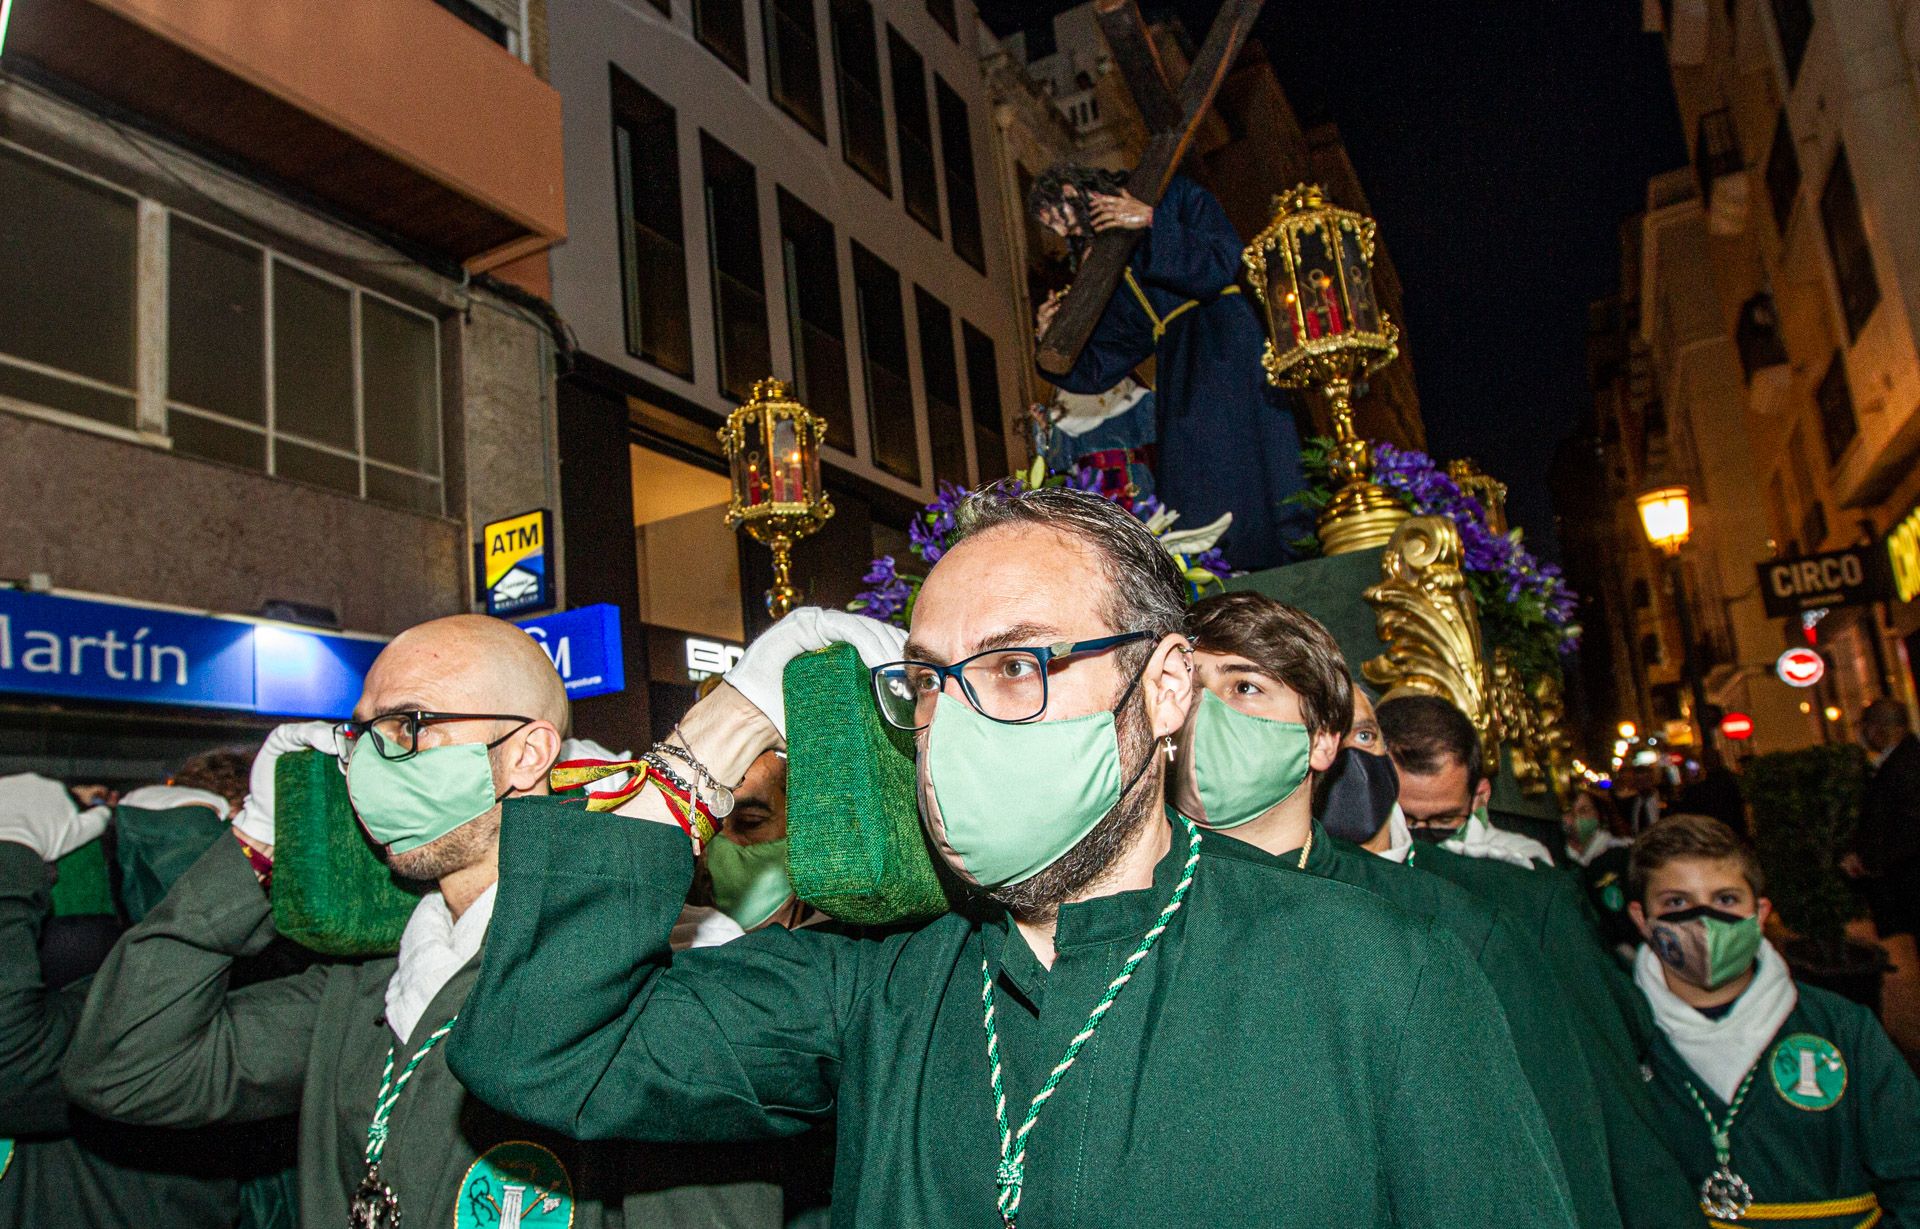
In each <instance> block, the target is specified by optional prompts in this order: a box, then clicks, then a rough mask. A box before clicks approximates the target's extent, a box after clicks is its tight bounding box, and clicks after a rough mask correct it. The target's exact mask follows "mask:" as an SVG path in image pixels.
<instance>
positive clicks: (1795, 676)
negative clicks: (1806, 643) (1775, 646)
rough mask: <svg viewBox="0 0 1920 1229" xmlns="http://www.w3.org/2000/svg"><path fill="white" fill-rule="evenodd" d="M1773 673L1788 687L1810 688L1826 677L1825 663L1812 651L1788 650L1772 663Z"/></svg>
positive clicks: (1824, 659)
mask: <svg viewBox="0 0 1920 1229" xmlns="http://www.w3.org/2000/svg"><path fill="white" fill-rule="evenodd" d="M1773 672H1774V673H1775V674H1777V675H1779V676H1780V681H1781V682H1783V683H1785V684H1786V685H1787V686H1789V687H1811V686H1813V685H1814V684H1815V683H1817V682H1819V681H1820V680H1821V679H1823V678H1825V677H1826V676H1827V661H1826V658H1824V657H1822V656H1820V654H1818V653H1816V652H1814V651H1813V650H1812V649H1788V650H1787V651H1786V652H1784V653H1782V654H1780V656H1779V658H1778V659H1777V660H1776V661H1775V662H1774V663H1773Z"/></svg>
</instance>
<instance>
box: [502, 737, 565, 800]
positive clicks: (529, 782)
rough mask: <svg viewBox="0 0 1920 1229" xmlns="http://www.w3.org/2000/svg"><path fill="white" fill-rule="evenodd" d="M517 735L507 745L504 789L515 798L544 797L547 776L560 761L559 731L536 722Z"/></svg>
mask: <svg viewBox="0 0 1920 1229" xmlns="http://www.w3.org/2000/svg"><path fill="white" fill-rule="evenodd" d="M520 734H521V737H520V738H518V739H517V740H515V741H514V742H511V743H509V744H507V745H508V747H509V748H510V749H512V751H513V757H512V759H510V760H509V761H508V762H507V781H506V784H507V788H508V789H510V790H512V791H513V792H514V793H516V794H544V793H546V792H547V773H548V772H549V771H551V770H552V768H553V766H554V763H555V762H556V761H558V760H559V758H560V742H561V739H560V731H559V730H557V729H555V728H554V726H553V724H552V723H551V722H547V721H536V722H534V723H533V724H531V725H529V726H527V728H526V729H524V730H522V731H521V732H520Z"/></svg>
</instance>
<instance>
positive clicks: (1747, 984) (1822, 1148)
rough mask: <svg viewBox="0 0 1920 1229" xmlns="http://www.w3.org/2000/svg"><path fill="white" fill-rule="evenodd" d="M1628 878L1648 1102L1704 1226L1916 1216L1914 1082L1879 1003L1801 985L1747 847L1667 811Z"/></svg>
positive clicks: (1718, 827)
mask: <svg viewBox="0 0 1920 1229" xmlns="http://www.w3.org/2000/svg"><path fill="white" fill-rule="evenodd" d="M1628 882H1629V885H1630V890H1631V894H1632V900H1631V901H1630V902H1629V904H1628V909H1629V911H1630V912H1631V913H1632V914H1633V920H1634V922H1635V924H1636V925H1638V926H1639V928H1640V933H1641V934H1642V935H1644V936H1645V937H1646V940H1647V943H1646V945H1645V946H1644V947H1642V948H1641V949H1640V951H1639V953H1638V954H1637V955H1636V956H1635V958H1634V983H1635V984H1636V985H1637V986H1638V987H1639V989H1640V993H1641V994H1642V995H1643V996H1644V1010H1643V1013H1642V1016H1641V1026H1642V1028H1643V1029H1644V1030H1645V1034H1646V1038H1647V1042H1648V1058H1647V1064H1648V1068H1649V1070H1650V1075H1651V1078H1652V1081H1653V1085H1652V1086H1653V1094H1654V1103H1655V1105H1656V1107H1657V1109H1658V1111H1659V1120H1660V1128H1661V1131H1662V1132H1663V1134H1664V1135H1665V1136H1666V1139H1667V1146H1668V1148H1669V1149H1671V1150H1672V1152H1673V1153H1674V1155H1675V1156H1677V1157H1679V1158H1680V1160H1681V1163H1682V1164H1683V1165H1684V1166H1685V1167H1686V1169H1687V1172H1688V1176H1689V1177H1690V1178H1692V1179H1693V1181H1694V1182H1696V1183H1697V1184H1698V1189H1699V1197H1700V1206H1701V1209H1702V1210H1703V1211H1704V1212H1705V1213H1706V1214H1707V1218H1708V1223H1709V1224H1710V1225H1714V1226H1723V1225H1726V1224H1729V1223H1732V1222H1736V1221H1738V1222H1745V1221H1767V1222H1790V1223H1793V1224H1798V1225H1805V1226H1808V1227H1809V1229H1842V1227H1843V1226H1844V1227H1846V1229H1868V1227H1869V1226H1873V1225H1879V1226H1881V1227H1882V1229H1911V1227H1912V1226H1915V1225H1920V1081H1916V1080H1915V1078H1914V1074H1913V1069H1912V1068H1911V1067H1909V1066H1908V1065H1907V1063H1906V1061H1905V1060H1904V1059H1903V1058H1901V1056H1900V1053H1899V1051H1897V1050H1895V1049H1894V1047H1893V1043H1892V1042H1891V1041H1889V1040H1888V1039H1887V1034H1886V1031H1885V1030H1884V1029H1882V1028H1881V1027H1880V1022H1879V1021H1878V1020H1876V1019H1874V1017H1873V1013H1872V1012H1870V1011H1868V1010H1867V1009H1866V1008H1864V1007H1862V1006H1860V1005H1859V1004H1857V1003H1853V1002H1849V1001H1848V1000H1846V999H1843V998H1841V997H1839V996H1838V995H1835V994H1831V993H1829V992H1827V991H1825V990H1821V989H1819V988H1818V987H1815V986H1805V985H1800V984H1797V983H1796V982H1795V981H1794V980H1793V976H1792V974H1790V973H1789V972H1788V970H1787V966H1786V962H1785V961H1784V960H1782V959H1781V958H1780V955H1779V953H1778V952H1776V951H1775V950H1774V948H1773V945H1772V944H1771V943H1769V942H1767V940H1766V939H1765V938H1764V937H1763V935H1762V928H1763V927H1764V926H1765V924H1766V921H1767V918H1768V916H1769V915H1770V914H1771V912H1772V904H1771V902H1769V901H1768V900H1767V898H1766V896H1765V894H1764V893H1765V882H1764V880H1763V878H1762V876H1761V872H1760V864H1759V860H1758V859H1756V858H1755V857H1754V855H1753V851H1752V850H1751V849H1750V848H1749V847H1748V846H1747V845H1746V843H1745V842H1743V841H1741V840H1740V838H1739V837H1737V836H1735V835H1734V834H1733V832H1732V831H1731V830H1730V829H1729V828H1727V827H1726V825H1724V824H1722V823H1720V822H1719V821H1718V820H1715V819H1710V818H1708V817H1707V816H1704V815H1670V816H1667V817H1666V818H1664V819H1661V820H1659V821H1658V822H1656V823H1655V824H1654V825H1653V826H1652V827H1650V828H1648V829H1647V830H1646V831H1645V832H1644V833H1642V834H1641V835H1640V837H1639V838H1638V839H1637V840H1635V841H1634V844H1633V855H1632V862H1631V863H1630V865H1629V867H1628Z"/></svg>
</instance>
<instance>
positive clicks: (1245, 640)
mask: <svg viewBox="0 0 1920 1229" xmlns="http://www.w3.org/2000/svg"><path fill="white" fill-rule="evenodd" d="M1187 633H1188V635H1190V636H1192V637H1193V640H1194V647H1195V648H1198V649H1204V650H1206V651H1208V652H1211V653H1232V654H1235V655H1237V656H1240V657H1244V658H1246V659H1247V660H1248V661H1250V662H1252V663H1253V664H1254V665H1256V666H1258V667H1260V669H1262V670H1263V671H1265V672H1266V673H1267V674H1270V675H1272V676H1273V677H1274V678H1275V679H1277V680H1279V681H1280V682H1281V683H1282V684H1284V685H1285V686H1286V687H1288V688H1289V689H1291V690H1292V691H1293V693H1294V694H1295V695H1296V696H1299V697H1300V715H1301V717H1302V718H1303V720H1304V721H1305V723H1306V727H1307V733H1309V734H1329V733H1330V734H1332V735H1333V736H1334V737H1336V738H1345V737H1346V736H1347V731H1348V730H1350V729H1352V728H1353V675H1352V674H1351V673H1349V672H1348V670H1347V662H1346V658H1344V657H1342V656H1341V654H1340V646H1339V645H1338V644H1336V643H1335V642H1334V639H1333V636H1332V635H1331V634H1329V633H1328V631H1327V629H1326V628H1325V627H1322V626H1321V625H1320V623H1319V621H1318V620H1316V619H1315V618H1314V617H1313V616H1312V615H1309V614H1308V613H1307V612H1306V611H1304V610H1299V609H1296V608H1295V607H1292V606H1289V605H1287V604H1286V603H1285V602H1277V601H1275V600H1274V599H1272V598H1270V597H1266V596H1264V595H1262V594H1258V593H1222V594H1219V595H1217V596H1214V597H1210V598H1206V599H1204V600H1202V601H1199V602H1195V603H1194V604H1193V607H1192V608H1191V609H1190V610H1188V611H1187Z"/></svg>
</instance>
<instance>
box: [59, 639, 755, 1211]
mask: <svg viewBox="0 0 1920 1229" xmlns="http://www.w3.org/2000/svg"><path fill="white" fill-rule="evenodd" d="M568 722H569V717H568V708H567V699H566V692H565V689H564V687H563V686H562V684H561V682H560V678H559V676H558V675H557V674H556V673H555V672H554V668H553V665H552V663H551V662H550V661H549V660H548V659H547V657H546V655H545V653H543V652H542V651H541V649H540V648H539V646H537V645H536V644H535V643H534V642H533V641H532V640H531V639H530V638H529V637H528V636H527V634H526V633H525V632H523V631H521V630H520V629H518V628H516V627H514V626H513V625H511V624H509V623H505V622H502V621H500V620H497V619H488V618H483V617H481V616H478V615H458V616H454V617H452V618H447V619H438V620H434V621H432V622H429V623H425V624H422V625H420V626H418V627H415V628H412V629H410V630H409V631H407V632H404V633H402V634H401V635H400V636H398V637H396V638H395V639H394V640H393V642H392V643H390V644H389V645H388V646H387V647H386V648H385V649H383V650H382V651H381V653H380V656H379V657H378V658H377V659H376V660H375V662H374V664H373V667H372V669H371V670H370V671H369V672H368V675H367V679H366V683H365V688H364V690H363V692H362V694H361V697H360V702H359V705H358V706H357V707H356V709H355V720H354V721H351V722H348V723H345V724H344V725H342V726H341V727H338V728H336V727H334V726H330V725H328V724H326V723H321V722H309V723H304V724H300V725H295V726H283V727H281V728H280V729H278V730H276V731H274V733H273V735H271V736H270V737H269V738H268V740H267V745H266V747H265V748H264V749H263V750H262V753H261V755H260V757H259V758H258V759H257V760H256V761H255V766H254V772H253V791H252V796H251V797H250V798H249V799H248V802H247V805H246V806H245V807H243V808H242V811H241V815H240V817H239V818H238V819H237V820H236V821H235V825H234V828H233V836H232V837H230V838H222V839H220V840H217V841H216V842H215V843H214V846H213V847H212V848H211V849H209V850H208V851H207V852H206V853H205V854H204V855H203V856H202V857H201V858H200V859H199V861H197V862H196V863H194V865H193V866H192V867H191V868H189V869H188V870H187V871H186V872H185V873H184V874H183V875H182V876H181V877H180V879H179V880H178V881H177V882H176V883H175V884H174V886H173V889H172V890H171V891H170V892H169V893H168V894H167V896H166V898H165V899H164V900H163V901H162V902H161V903H160V904H159V905H158V907H156V908H155V909H154V910H153V911H152V912H151V913H149V914H148V915H147V917H146V918H145V919H144V920H143V921H142V922H141V923H140V924H139V925H137V926H135V927H134V928H133V929H132V930H130V931H129V932H128V933H127V934H126V935H125V937H123V938H122V939H121V940H120V942H119V943H118V945H116V947H115V948H114V950H113V953H112V954H111V955H110V956H109V957H108V959H107V963H106V965H105V966H104V967H103V968H102V969H101V971H100V973H99V975H98V976H97V977H96V978H95V979H94V983H93V988H92V991H91V993H90V994H89V996H88V999H87V1003H86V1008H85V1010H84V1012H83V1013H82V1014H81V1017H80V1021H79V1025H78V1027H77V1029H76V1030H75V1033H74V1037H73V1044H72V1047H71V1049H70V1051H69V1054H68V1058H67V1064H66V1070H65V1072H64V1081H65V1086H66V1089H67V1092H68V1094H69V1095H70V1096H71V1097H72V1099H73V1100H74V1101H76V1102H78V1103H80V1104H81V1105H83V1106H85V1107H86V1108H88V1109H90V1110H92V1111H93V1112H95V1113H97V1114H100V1115H102V1116H105V1117H109V1118H115V1119H118V1120H121V1121H127V1122H136V1123H144V1124H150V1125H158V1126H193V1125H199V1124H205V1123H221V1122H226V1123H234V1122H240V1123H245V1122H252V1121H256V1120H259V1119H261V1118H266V1117H271V1116H274V1115H279V1114H288V1113H295V1112H297V1113H298V1114H299V1115H300V1120H301V1122H300V1126H301V1130H300V1151H299V1185H300V1211H301V1222H302V1223H303V1224H305V1225H309V1226H316V1227H330V1226H340V1225H346V1224H349V1223H352V1224H354V1225H365V1226H369V1227H374V1229H390V1227H392V1226H395V1225H398V1224H401V1223H404V1224H406V1225H408V1226H441V1227H446V1226H451V1227H452V1229H475V1227H479V1229H496V1227H497V1226H502V1225H513V1224H519V1225H521V1226H525V1227H526V1229H536V1227H537V1229H549V1227H552V1229H559V1227H564V1226H569V1225H571V1226H575V1227H577V1229H600V1227H601V1226H617V1225H621V1224H627V1225H647V1226H666V1227H673V1226H694V1225H698V1226H707V1225H713V1224H726V1225H729V1226H735V1225H738V1226H745V1227H747V1229H754V1227H756V1226H764V1227H766V1229H775V1227H777V1226H778V1225H779V1224H780V1213H781V1207H780V1193H779V1190H778V1188H777V1187H776V1186H774V1185H773V1184H772V1183H771V1182H768V1181H762V1180H758V1179H757V1178H755V1179H754V1180H742V1179H743V1178H746V1177H751V1176H752V1174H753V1169H754V1168H755V1167H756V1166H757V1165H758V1163H759V1162H758V1158H745V1157H739V1158H736V1157H734V1156H730V1155H728V1154H699V1153H694V1152H692V1151H690V1150H675V1149H636V1148H631V1147H626V1146H621V1145H589V1144H581V1143H576V1142H575V1141H573V1140H571V1139H567V1138H564V1137H562V1136H560V1135H558V1134H556V1133H554V1132H551V1131H543V1130H540V1129H538V1128H536V1127H534V1126H531V1125H530V1124H528V1123H525V1122H521V1121H517V1120H515V1119H514V1118H511V1117H509V1116H508V1115H505V1114H501V1113H498V1112H496V1111H495V1110H493V1109H491V1108H489V1107H488V1106H486V1105H484V1104H482V1103H481V1102H479V1101H477V1100H475V1099H474V1098H472V1097H470V1096H469V1095H468V1094H467V1092H466V1090H465V1089H464V1088H462V1087H461V1086H460V1084H459V1082H458V1081H457V1080H456V1079H455V1078H454V1077H453V1075H452V1073H451V1072H450V1071H449V1070H448V1069H447V1065H446V1049H445V1047H444V1045H443V1044H442V1042H443V1041H444V1040H445V1038H446V1037H447V1036H449V1035H457V1030H458V1029H459V1028H461V1027H464V1021H463V1020H462V1018H461V1012H462V1005H463V1004H464V1003H465V1001H466V998H467V993H468V991H469V989H470V988H471V987H472V985H473V981H474V976H475V974H476V973H477V971H478V968H479V964H480V949H481V947H482V945H483V940H484V939H485V937H486V932H487V929H488V915H489V913H490V911H491V909H492V906H493V900H494V892H495V883H496V880H497V878H498V876H499V868H500V858H499V842H498V834H499V818H500V809H501V802H502V800H503V799H506V798H508V797H519V796H523V795H544V794H546V793H547V792H548V788H549V785H548V772H549V770H550V769H551V767H552V766H553V763H554V761H555V760H556V758H557V757H558V755H559V750H560V745H561V740H562V738H563V737H564V734H565V732H566V730H567V726H568ZM343 739H344V745H343V742H342V740H343ZM297 747H312V748H315V749H318V750H323V751H328V752H331V753H334V754H338V755H341V756H342V758H343V760H344V761H345V762H346V764H347V767H348V769H349V773H348V792H349V795H350V797H351V798H352V799H353V802H354V807H355V810H356V813H357V814H358V816H359V820H360V823H361V826H362V827H363V828H364V829H365V830H366V832H367V834H368V835H369V836H370V837H371V838H372V839H373V840H374V841H375V842H376V843H377V844H378V845H379V846H381V847H382V849H383V852H384V855H385V858H386V861H387V864H388V866H389V867H390V868H391V869H392V871H393V873H394V874H395V875H396V876H398V877H400V878H403V879H408V880H413V881H418V882H420V883H421V885H422V886H423V887H425V888H427V889H428V890H427V891H426V892H425V894H424V895H423V897H422V899H421V902H420V905H419V906H418V907H417V908H416V909H415V911H414V913H413V915H412V917H411V919H410V920H409V922H408V924H407V928H406V933H405V934H404V935H403V937H402V938H401V941H400V951H399V953H398V955H397V956H395V957H390V958H385V959H376V960H369V961H366V962H363V963H345V962H341V963H330V964H325V965H318V966H315V967H313V968H310V969H307V970H306V971H304V972H301V973H297V974H294V975H292V976H287V977H278V978H273V979H270V980H266V981H259V982H255V983H253V984H250V985H245V986H235V985H234V984H233V982H232V980H231V979H232V973H233V969H234V965H235V962H236V960H239V959H241V958H244V957H246V956H249V955H252V954H254V953H256V952H258V951H260V950H261V949H262V948H264V947H266V945H267V944H268V943H269V942H271V941H272V940H273V939H274V938H275V937H276V933H277V932H276V931H275V929H274V924H273V916H272V912H271V910H270V908H269V903H268V897H267V893H266V883H267V880H268V879H269V877H270V875H271V868H272V861H271V859H272V852H273V841H274V835H275V828H274V822H273V810H274V808H273V783H274V761H275V760H276V758H277V756H278V755H279V754H282V753H285V752H287V751H290V750H294V749H295V748H297ZM678 913H679V910H678V909H677V908H676V909H675V910H674V916H675V917H677V916H678ZM672 920H673V919H671V918H670V919H668V925H669V926H670V925H671V923H672ZM742 1170H745V1171H747V1172H746V1173H744V1174H743V1173H742V1172H740V1171H742ZM350 1217H352V1218H354V1219H353V1220H352V1221H351V1222H350V1220H349V1218H350Z"/></svg>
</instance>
